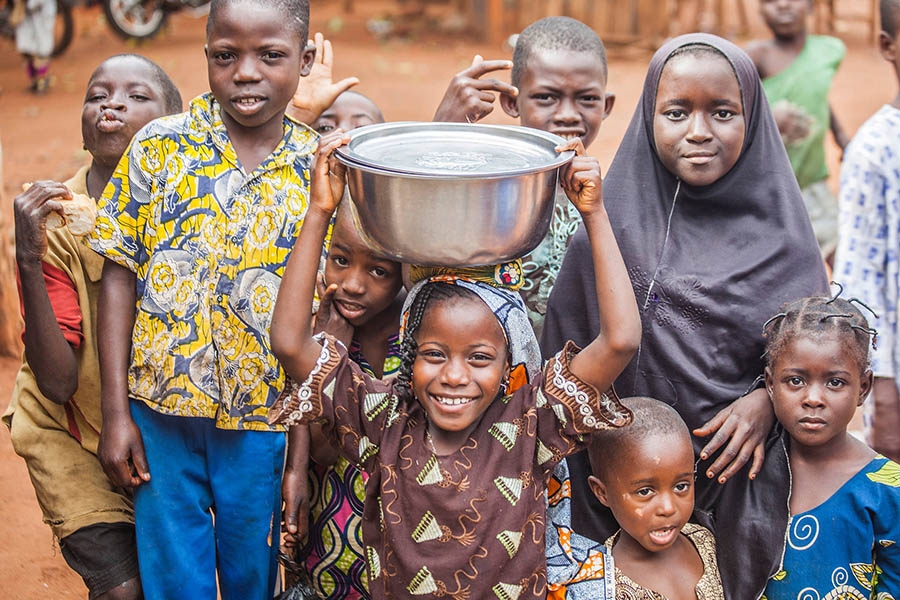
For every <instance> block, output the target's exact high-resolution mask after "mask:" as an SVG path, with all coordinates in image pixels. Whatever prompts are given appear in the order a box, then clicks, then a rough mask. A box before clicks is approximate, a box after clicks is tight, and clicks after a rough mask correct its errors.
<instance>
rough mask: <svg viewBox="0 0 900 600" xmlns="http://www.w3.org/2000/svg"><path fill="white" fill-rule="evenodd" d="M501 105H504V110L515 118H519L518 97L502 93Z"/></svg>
mask: <svg viewBox="0 0 900 600" xmlns="http://www.w3.org/2000/svg"><path fill="white" fill-rule="evenodd" d="M500 106H502V107H503V112H505V113H506V114H508V115H509V116H511V117H512V118H513V119H518V118H519V104H518V99H517V98H513V97H512V96H510V95H509V94H500Z"/></svg>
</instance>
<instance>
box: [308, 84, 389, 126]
mask: <svg viewBox="0 0 900 600" xmlns="http://www.w3.org/2000/svg"><path fill="white" fill-rule="evenodd" d="M383 122H384V118H383V117H382V116H381V112H380V111H379V110H378V107H377V106H375V104H374V103H373V102H372V101H371V100H369V99H368V98H366V97H365V96H361V95H359V94H354V93H352V92H344V93H343V94H341V95H340V96H338V97H337V100H335V101H334V103H333V104H332V105H331V106H329V107H328V108H327V109H325V112H323V113H322V115H321V116H320V117H319V118H318V119H316V122H315V123H313V129H315V130H316V131H317V132H319V133H320V134H322V135H325V134H326V133H328V132H329V131H333V130H335V129H341V130H343V131H350V130H351V129H356V128H357V127H362V126H363V125H372V124H373V123H383Z"/></svg>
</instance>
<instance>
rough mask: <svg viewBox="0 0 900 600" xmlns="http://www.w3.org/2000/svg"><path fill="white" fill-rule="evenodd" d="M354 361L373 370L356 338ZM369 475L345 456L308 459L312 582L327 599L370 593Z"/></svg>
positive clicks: (391, 343) (389, 369)
mask: <svg viewBox="0 0 900 600" xmlns="http://www.w3.org/2000/svg"><path fill="white" fill-rule="evenodd" d="M349 355H350V360H352V361H353V362H355V363H356V364H358V365H359V366H360V367H362V369H363V371H365V372H366V373H367V374H368V375H369V376H371V377H374V376H375V373H374V371H373V369H372V367H371V365H370V364H369V362H368V361H367V360H366V358H365V357H364V356H363V354H362V349H361V348H360V345H359V341H357V340H356V338H354V339H353V341H352V342H351V343H350V349H349ZM399 356H400V343H399V335H397V334H394V335H392V336H391V337H390V338H388V353H387V356H386V357H385V359H384V367H383V373H384V378H385V379H388V378H390V377H393V376H394V375H395V374H396V372H397V369H399V367H400V358H399ZM366 479H367V477H366V474H365V473H363V472H362V471H360V470H359V469H357V468H356V466H355V465H354V464H353V463H351V462H350V461H349V460H347V459H346V458H345V457H343V456H339V457H338V459H337V462H335V464H333V465H331V466H323V465H318V464H315V463H311V464H310V468H309V480H310V481H309V482H310V486H311V487H310V492H311V493H310V496H311V497H312V499H313V500H312V505H311V506H310V515H309V538H308V541H307V548H306V551H307V552H308V553H309V555H308V556H307V559H306V568H307V570H308V571H309V573H310V576H311V577H312V582H313V587H315V589H316V592H318V594H319V598H321V599H323V600H343V599H347V600H356V599H359V598H368V597H369V592H368V590H369V586H368V578H367V577H366V560H365V559H366V557H365V548H364V546H363V541H362V518H363V504H364V503H365V501H366Z"/></svg>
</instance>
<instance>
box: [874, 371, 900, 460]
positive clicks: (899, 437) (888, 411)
mask: <svg viewBox="0 0 900 600" xmlns="http://www.w3.org/2000/svg"><path fill="white" fill-rule="evenodd" d="M868 401H869V402H872V403H874V407H873V408H874V410H873V413H874V415H873V417H872V429H873V431H872V440H871V442H872V449H873V450H875V451H876V452H880V453H881V454H883V455H885V456H886V457H888V458H890V459H891V460H893V461H896V460H897V459H900V396H898V393H897V383H896V380H894V379H893V378H887V377H876V378H875V385H874V387H873V388H872V395H871V396H870V397H869V400H868Z"/></svg>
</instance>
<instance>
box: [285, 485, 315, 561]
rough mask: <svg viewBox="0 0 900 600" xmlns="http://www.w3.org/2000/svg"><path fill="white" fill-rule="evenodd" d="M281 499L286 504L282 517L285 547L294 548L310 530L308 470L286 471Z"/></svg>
mask: <svg viewBox="0 0 900 600" xmlns="http://www.w3.org/2000/svg"><path fill="white" fill-rule="evenodd" d="M281 498H282V502H283V503H284V508H283V512H282V515H281V521H282V525H283V531H284V546H285V547H287V548H294V547H296V546H299V545H300V544H301V543H302V542H303V538H305V537H306V534H307V532H308V530H309V474H308V472H307V471H306V470H303V469H291V468H286V469H285V471H284V477H282V479H281Z"/></svg>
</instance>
